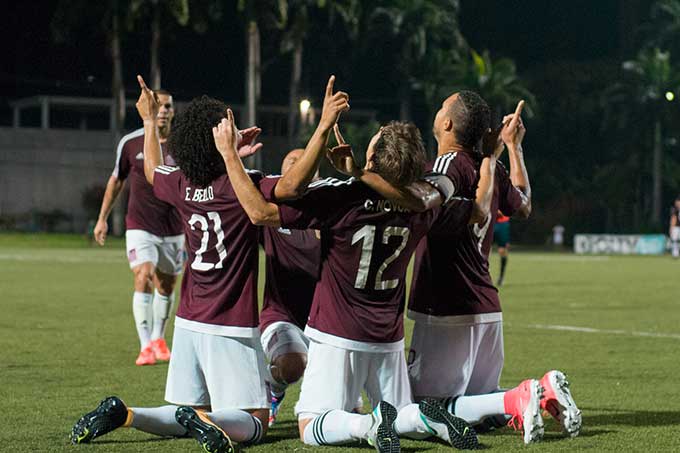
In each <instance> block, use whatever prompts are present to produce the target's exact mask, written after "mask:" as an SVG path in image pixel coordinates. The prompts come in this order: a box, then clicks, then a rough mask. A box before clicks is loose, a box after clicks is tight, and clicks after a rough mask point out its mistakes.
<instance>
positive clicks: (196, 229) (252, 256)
mask: <svg viewBox="0 0 680 453" xmlns="http://www.w3.org/2000/svg"><path fill="white" fill-rule="evenodd" d="M250 176H251V178H252V179H253V182H254V183H255V184H256V185H258V186H259V187H260V189H261V190H262V191H263V193H273V190H267V188H266V186H267V185H274V184H275V181H276V180H273V179H271V178H265V177H264V176H263V175H262V174H261V173H259V172H250ZM153 190H154V194H155V195H156V197H158V198H159V199H160V200H163V201H165V202H167V203H169V204H171V205H173V206H174V207H175V208H176V209H177V212H179V214H180V217H181V219H182V224H183V226H184V233H185V236H186V248H187V254H188V260H187V262H186V265H185V272H184V277H183V278H182V293H181V298H180V303H179V306H178V308H177V318H176V320H175V325H176V326H177V327H181V328H184V329H188V330H193V331H197V332H202V333H208V334H214V335H224V336H235V337H254V336H257V335H258V329H257V325H258V314H257V266H258V255H257V254H258V229H257V227H256V226H255V225H253V224H252V223H251V222H250V219H248V216H247V215H246V213H245V211H244V210H243V208H242V207H241V204H240V203H239V201H238V199H237V198H236V194H235V193H234V190H233V187H232V185H231V182H230V181H229V178H228V176H227V175H226V174H225V175H222V176H220V177H219V178H217V179H216V180H214V181H213V182H212V183H211V184H210V185H208V186H207V187H204V188H202V187H196V186H195V185H193V184H191V182H190V181H189V180H188V179H187V178H186V176H184V174H183V173H182V171H181V170H180V169H179V168H177V167H168V166H160V167H158V168H156V170H155V173H154V182H153Z"/></svg>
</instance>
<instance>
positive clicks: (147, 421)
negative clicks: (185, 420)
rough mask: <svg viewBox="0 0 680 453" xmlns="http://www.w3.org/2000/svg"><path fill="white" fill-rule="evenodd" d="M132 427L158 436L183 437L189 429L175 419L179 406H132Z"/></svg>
mask: <svg viewBox="0 0 680 453" xmlns="http://www.w3.org/2000/svg"><path fill="white" fill-rule="evenodd" d="M130 410H132V424H131V425H130V426H131V427H132V428H135V429H138V430H140V431H144V432H145V433H151V434H156V435H157V436H173V437H183V436H185V435H186V433H187V430H186V429H184V427H183V426H182V425H180V424H179V423H177V420H175V411H177V406H161V407H151V408H146V407H132V408H130Z"/></svg>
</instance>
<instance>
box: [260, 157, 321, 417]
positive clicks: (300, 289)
mask: <svg viewBox="0 0 680 453" xmlns="http://www.w3.org/2000/svg"><path fill="white" fill-rule="evenodd" d="M303 153H304V149H295V150H293V151H291V152H289V153H288V154H287V155H286V157H285V158H284V159H283V163H282V164H281V174H282V175H285V174H286V173H287V172H288V171H289V169H290V168H291V167H292V166H293V165H294V164H295V162H296V161H298V160H299V159H300V158H301V156H302V154H303ZM315 179H318V177H316V178H315ZM260 242H261V243H262V245H263V247H264V251H265V269H266V275H265V285H264V300H263V303H262V311H261V312H260V332H261V333H262V349H263V350H264V354H265V356H266V357H267V360H268V362H269V371H270V373H271V377H272V379H271V382H269V387H270V391H271V400H272V403H271V409H270V412H269V426H272V425H273V424H274V423H275V421H276V416H277V415H278V413H279V410H280V408H281V403H282V402H283V399H284V397H285V396H286V388H288V386H289V385H290V384H293V383H295V382H297V381H298V380H300V378H301V377H302V375H303V373H304V372H305V367H306V366H307V351H308V348H309V339H308V338H307V337H306V336H305V334H304V332H303V330H304V328H305V324H306V323H307V318H309V310H310V309H311V307H312V298H313V297H314V288H315V287H316V282H317V280H318V279H319V269H320V266H321V241H320V240H319V234H318V231H316V230H311V229H309V230H291V229H287V228H273V227H263V228H262V231H261V236H260Z"/></svg>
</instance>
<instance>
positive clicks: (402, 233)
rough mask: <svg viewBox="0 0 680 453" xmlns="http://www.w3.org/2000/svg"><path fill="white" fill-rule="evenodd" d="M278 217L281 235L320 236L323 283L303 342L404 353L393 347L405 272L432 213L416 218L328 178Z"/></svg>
mask: <svg viewBox="0 0 680 453" xmlns="http://www.w3.org/2000/svg"><path fill="white" fill-rule="evenodd" d="M445 198H446V197H445ZM279 213H280V216H281V224H282V226H283V227H287V228H304V229H306V228H314V229H319V230H321V237H322V256H323V259H322V265H321V277H320V280H319V282H318V283H317V285H316V290H315V292H314V301H313V303H312V309H311V312H310V315H309V320H308V322H307V329H306V332H307V333H308V335H309V336H310V337H311V338H313V339H315V340H317V341H324V342H330V343H331V344H336V345H338V344H340V346H341V347H347V348H348V349H353V348H354V347H356V346H355V345H356V344H358V343H361V344H362V345H366V343H371V344H373V345H374V346H375V348H376V350H384V349H382V348H383V347H385V348H392V347H397V348H403V344H401V345H399V344H398V343H397V342H401V341H403V337H404V323H403V311H404V299H405V282H404V280H405V277H406V268H407V266H408V263H409V260H410V257H411V254H412V253H413V251H414V250H415V248H416V246H417V244H418V242H419V241H420V239H421V238H422V237H423V236H424V235H425V234H426V233H427V231H428V229H429V228H430V226H431V224H432V222H433V221H434V219H435V217H436V212H435V210H432V211H427V212H425V213H414V212H411V211H408V210H406V209H403V208H401V207H399V206H396V205H394V204H393V203H391V202H390V201H388V200H385V199H384V198H382V197H381V196H380V195H378V194H377V193H375V192H374V191H372V190H371V189H370V188H368V187H367V186H366V185H364V184H363V183H361V182H359V181H357V180H356V179H354V178H351V179H349V180H347V181H339V180H337V179H333V178H328V179H325V180H321V181H317V182H315V183H312V184H310V186H309V189H308V191H307V192H306V194H305V195H304V196H303V197H302V198H301V199H299V200H296V201H293V202H290V203H286V204H282V205H280V207H279ZM348 344H351V345H348ZM381 345H383V346H381ZM366 347H367V348H370V347H372V345H366ZM390 350H391V349H390Z"/></svg>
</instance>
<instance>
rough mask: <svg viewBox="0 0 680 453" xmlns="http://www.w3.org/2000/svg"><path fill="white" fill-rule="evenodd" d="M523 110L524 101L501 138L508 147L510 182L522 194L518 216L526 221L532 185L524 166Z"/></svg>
mask: <svg viewBox="0 0 680 453" xmlns="http://www.w3.org/2000/svg"><path fill="white" fill-rule="evenodd" d="M523 108H524V101H520V102H519V103H518V104H517V109H516V110H515V113H514V114H513V115H511V116H510V118H511V119H510V122H509V123H508V127H507V128H504V129H503V132H502V134H501V136H502V138H503V142H504V143H505V145H506V146H507V147H508V155H509V158H510V181H511V182H512V185H513V186H515V187H517V188H518V189H519V190H520V192H522V205H521V206H520V208H519V209H518V210H517V214H518V215H519V216H520V217H523V218H525V219H526V218H528V217H529V215H530V214H531V184H530V183H529V173H527V167H526V165H525V164H524V150H523V149H522V140H524V135H525V134H526V129H525V128H524V123H523V121H522V116H521V115H522V109H523ZM507 118H509V117H508V116H506V117H505V119H507Z"/></svg>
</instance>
